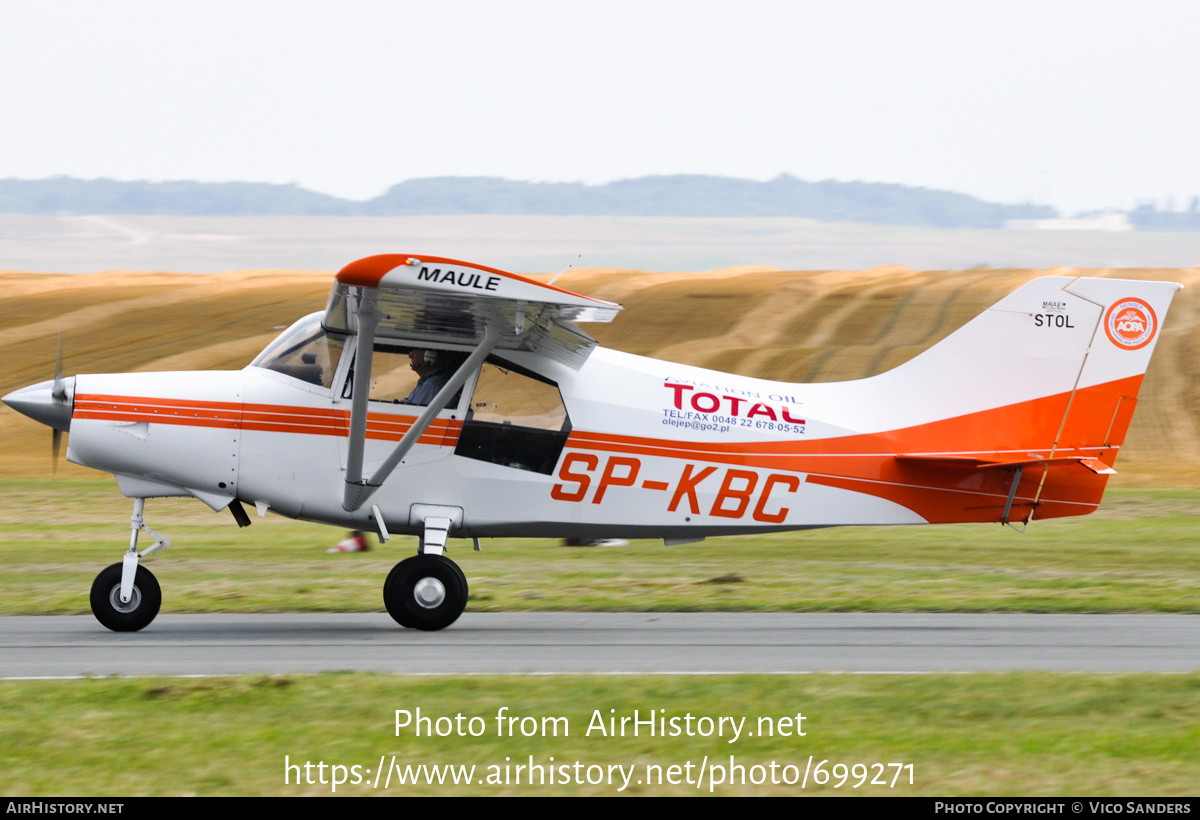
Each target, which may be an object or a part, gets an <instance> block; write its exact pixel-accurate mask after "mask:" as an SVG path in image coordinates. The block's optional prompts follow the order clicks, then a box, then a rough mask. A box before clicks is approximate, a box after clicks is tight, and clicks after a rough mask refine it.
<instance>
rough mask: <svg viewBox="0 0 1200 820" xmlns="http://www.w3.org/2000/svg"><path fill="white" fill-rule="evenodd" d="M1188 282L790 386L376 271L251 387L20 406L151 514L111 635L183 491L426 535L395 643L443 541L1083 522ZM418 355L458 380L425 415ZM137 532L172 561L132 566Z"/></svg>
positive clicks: (551, 295)
mask: <svg viewBox="0 0 1200 820" xmlns="http://www.w3.org/2000/svg"><path fill="white" fill-rule="evenodd" d="M1180 287H1181V286H1180V285H1178V284H1176V283H1173V282H1141V281H1127V280H1119V279H1090V278H1082V277H1047V278H1043V279H1036V280H1033V281H1031V282H1029V283H1027V284H1026V285H1024V286H1022V287H1021V288H1019V289H1018V290H1016V291H1015V292H1014V293H1012V294H1010V295H1009V296H1007V297H1005V298H1004V299H1002V300H1001V301H1000V302H998V303H997V304H995V305H993V306H992V307H991V308H989V309H987V310H985V311H983V312H982V313H981V314H980V315H979V316H977V317H976V318H975V319H973V320H972V321H971V322H969V323H968V324H967V325H965V326H964V327H962V328H960V329H959V330H958V331H956V332H955V333H953V334H951V335H950V336H949V337H947V338H946V339H944V340H943V341H941V342H940V343H938V344H936V345H935V346H933V347H932V348H930V349H928V350H927V351H925V352H924V353H922V354H920V355H919V356H917V357H916V358H914V359H912V360H911V361H909V362H907V363H905V364H903V365H901V366H899V367H897V368H895V369H893V370H891V371H888V372H886V373H882V374H880V375H877V376H873V377H871V378H866V379H861V380H857V381H849V382H834V383H821V384H787V383H781V382H773V381H765V380H762V379H753V378H747V377H743V376H736V375H730V374H726V373H718V372H714V371H710V370H704V369H701V368H698V367H689V366H686V365H680V364H672V363H670V362H664V361H657V360H653V359H647V358H642V357H639V356H634V355H630V354H626V353H620V352H616V351H612V350H606V349H603V348H600V347H598V346H597V345H596V342H595V341H594V340H593V339H592V338H591V337H590V336H588V335H587V334H586V333H584V332H583V331H581V330H580V329H579V328H578V327H577V325H576V323H577V322H590V321H591V322H607V321H611V320H612V319H613V317H614V316H615V315H616V314H617V312H618V311H619V310H620V309H621V307H620V305H616V304H613V303H609V302H604V301H600V300H597V299H591V298H588V297H586V296H580V295H578V294H575V293H571V292H569V291H565V290H562V289H559V288H557V287H553V286H552V285H548V284H543V283H541V282H537V281H534V280H531V279H527V278H523V277H520V276H516V275H513V274H510V273H505V272H504V271H500V270H495V269H493V268H488V267H483V266H481V265H473V264H469V263H466V262H460V261H457V260H453V259H443V258H437V257H419V258H418V257H411V256H404V255H384V256H372V257H368V258H366V259H362V260H359V261H357V262H354V263H352V264H350V265H348V266H346V267H345V268H344V269H343V270H342V271H341V272H340V273H338V275H337V278H336V281H335V282H334V285H333V289H332V292H331V293H330V296H329V302H328V306H327V307H326V309H325V310H324V311H323V312H319V313H314V314H312V315H310V316H307V317H305V318H303V319H301V320H300V321H298V322H296V323H295V324H294V325H292V326H291V327H290V328H288V329H287V330H286V331H284V332H283V334H282V335H280V336H279V338H278V339H276V340H275V341H274V342H272V343H271V344H270V345H269V346H268V347H267V348H266V349H265V350H264V351H263V352H262V353H261V354H259V356H258V357H257V358H256V359H255V360H254V361H253V362H251V363H250V365H249V366H247V367H246V368H245V369H243V370H240V371H236V372H179V373H135V374H124V375H78V376H74V377H71V378H63V377H62V376H61V373H60V374H56V376H55V378H54V380H52V381H47V382H43V383H42V384H37V385H33V386H31V387H27V388H24V389H22V390H18V391H16V392H14V393H11V394H9V395H8V396H5V397H4V401H5V402H6V403H7V404H8V405H10V406H11V407H13V408H15V409H17V410H19V411H20V412H22V413H24V414H26V415H28V416H30V417H32V418H34V419H36V420H38V421H40V422H42V423H44V424H47V425H49V426H51V427H53V428H54V430H55V434H54V435H55V439H56V442H57V438H58V437H59V436H60V435H61V432H69V433H70V438H69V446H68V450H67V458H68V460H70V461H72V462H74V463H76V464H82V465H85V466H88V467H94V468H96V469H98V470H104V471H107V472H111V473H113V474H115V475H116V479H117V484H118V486H119V487H120V489H121V491H122V493H124V495H125V496H127V497H129V498H132V499H134V506H133V515H132V518H131V524H132V535H131V538H130V543H129V549H128V550H127V551H126V552H125V555H124V559H123V560H122V561H121V562H120V563H116V564H113V565H112V566H110V567H108V568H107V569H105V570H104V571H102V572H101V573H100V574H99V575H98V576H97V578H96V580H95V583H94V584H93V585H92V591H91V605H92V611H93V612H94V613H95V615H96V617H97V619H98V620H99V621H100V623H102V624H103V625H104V626H106V627H108V628H110V629H114V630H138V629H141V628H143V627H144V626H146V625H147V624H149V623H150V622H151V621H152V620H153V619H154V617H155V615H156V614H157V613H158V609H159V606H160V603H161V592H160V590H159V586H158V582H157V581H156V580H155V578H154V576H153V575H152V574H151V573H150V571H149V570H148V569H146V567H145V566H144V565H143V564H142V563H141V559H143V558H145V557H146V556H147V555H149V554H150V553H152V552H155V551H157V550H159V549H161V548H162V547H163V546H165V545H166V544H168V543H169V541H168V540H167V539H166V538H164V537H162V536H159V535H158V534H157V533H155V532H154V531H153V530H151V529H149V527H147V526H146V525H145V523H144V521H143V510H144V505H145V499H147V498H158V497H164V496H194V497H195V498H198V499H200V500H201V501H203V502H204V503H205V504H207V505H209V506H210V507H212V508H213V509H214V510H222V509H224V508H229V509H230V511H231V512H232V514H233V516H234V518H235V519H237V521H238V523H239V524H241V525H242V526H245V525H247V524H249V523H250V519H249V516H248V515H247V513H246V510H245V508H244V507H243V504H244V503H249V504H253V505H254V506H255V507H256V508H257V511H258V513H259V515H265V514H266V512H267V510H268V509H270V510H274V511H275V512H277V513H280V514H282V515H284V516H288V517H290V518H298V519H304V520H309V521H319V522H324V523H327V524H332V525H336V526H339V527H348V528H357V529H364V530H367V529H369V530H373V531H375V532H377V533H378V534H379V537H380V538H381V539H382V540H387V539H388V538H389V536H390V535H391V534H396V533H404V534H409V535H417V536H419V546H418V549H417V554H416V555H414V556H411V557H409V558H406V559H405V560H403V561H401V562H400V563H399V564H397V565H396V567H395V568H394V569H393V570H392V571H391V573H390V574H389V575H388V577H387V580H386V581H385V583H384V587H383V597H384V603H385V604H386V606H387V610H388V612H389V613H390V614H391V615H392V617H393V618H394V619H395V620H396V621H397V622H399V623H400V624H402V625H403V626H406V627H415V628H417V629H425V630H434V629H442V628H444V627H446V626H448V625H450V624H451V623H453V622H454V620H455V619H456V618H458V616H459V614H460V613H461V612H462V611H463V608H464V607H465V606H466V602H467V582H466V578H465V577H464V575H463V573H462V571H461V570H460V569H459V568H458V566H457V565H456V564H454V563H453V562H452V561H451V560H450V559H449V558H447V557H446V554H445V550H446V542H447V537H448V536H450V537H461V538H473V539H475V547H476V548H477V549H478V546H479V542H478V539H479V538H481V537H489V536H556V537H568V538H581V539H589V538H596V537H601V536H605V537H607V536H622V537H627V538H662V539H665V540H666V542H667V543H685V542H688V541H698V540H702V539H703V538H705V537H706V536H715V535H729V534H737V533H755V532H770V531H778V530H799V529H806V528H812V527H828V526H835V525H839V524H927V523H945V522H968V521H975V522H994V523H997V522H998V523H1006V524H1010V525H1014V526H1015V525H1016V524H1018V523H1020V524H1022V525H1025V524H1028V522H1029V521H1031V520H1032V519H1034V518H1037V519H1046V518H1056V517H1060V516H1070V515H1084V514H1086V513H1089V512H1091V511H1092V510H1094V509H1096V507H1097V506H1098V505H1099V503H1100V499H1101V495H1102V494H1103V491H1104V486H1105V483H1106V482H1107V480H1108V476H1109V475H1110V474H1112V473H1113V472H1114V470H1113V469H1112V464H1113V461H1114V460H1115V458H1116V455H1117V451H1118V449H1119V448H1120V446H1121V443H1122V441H1123V440H1124V437H1125V431H1126V429H1127V428H1128V426H1129V422H1130V418H1131V416H1132V414H1133V410H1134V406H1135V404H1136V402H1137V394H1138V388H1139V387H1140V385H1141V382H1142V377H1143V374H1144V373H1145V371H1146V367H1147V364H1148V363H1149V361H1150V356H1151V354H1152V353H1153V351H1154V346H1155V342H1156V340H1157V338H1158V336H1159V331H1160V328H1161V323H1162V321H1163V319H1164V318H1165V317H1166V313H1167V308H1168V306H1169V305H1170V302H1171V299H1172V297H1173V295H1174V294H1175V292H1176V291H1177V290H1178V289H1179V288H1180ZM414 350H416V351H421V356H420V357H417V356H414V357H413V359H414V361H415V360H417V359H418V358H420V359H422V360H423V361H424V363H425V364H426V365H430V364H435V365H440V367H441V368H442V371H443V373H442V375H441V380H440V381H439V382H438V384H439V385H440V389H436V391H435V392H436V395H433V396H432V398H431V399H430V398H428V397H426V398H425V399H424V400H423V401H422V403H421V404H420V406H414V405H415V400H414V399H413V396H414V395H415V394H414V393H413V391H412V387H413V385H412V383H411V381H412V379H414V378H415V377H414V376H413V375H412V374H411V372H410V366H409V364H410V362H409V353H410V351H414ZM431 360H433V361H432V362H431ZM406 380H407V381H406ZM417 392H418V393H419V392H420V391H417ZM426 392H427V393H428V392H429V389H428V387H427V388H426ZM406 399H408V400H409V401H410V402H413V403H406ZM60 431H61V432H60ZM143 531H144V532H146V533H147V534H148V535H149V536H150V537H153V538H154V539H155V542H154V544H153V545H152V546H150V547H148V548H146V549H143V550H142V551H140V552H139V550H138V535H139V533H140V532H143Z"/></svg>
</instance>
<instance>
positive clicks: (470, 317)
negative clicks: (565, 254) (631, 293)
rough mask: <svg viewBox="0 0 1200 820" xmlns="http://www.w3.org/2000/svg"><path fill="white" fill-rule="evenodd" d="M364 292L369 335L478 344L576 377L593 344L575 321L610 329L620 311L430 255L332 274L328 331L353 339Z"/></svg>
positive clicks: (372, 261)
mask: <svg viewBox="0 0 1200 820" xmlns="http://www.w3.org/2000/svg"><path fill="white" fill-rule="evenodd" d="M368 292H374V293H375V294H376V297H375V298H376V303H377V308H378V312H379V320H378V324H377V325H376V327H375V336H376V337H378V338H387V339H403V340H405V341H408V342H424V343H428V344H430V345H439V344H441V345H446V344H449V345H469V346H471V347H474V346H477V345H479V344H481V343H482V342H483V340H484V337H485V336H486V335H487V329H488V328H492V329H494V330H495V331H496V332H498V334H499V335H498V338H497V341H496V345H495V347H496V348H497V349H500V350H529V351H532V350H538V351H540V352H541V353H542V355H544V356H547V357H549V358H552V359H555V360H557V361H560V362H562V363H564V364H566V365H568V366H569V367H571V368H573V369H575V370H578V369H579V368H580V367H581V366H582V365H583V363H584V361H586V360H587V357H588V354H590V353H591V352H592V350H593V349H594V348H595V347H596V340H595V339H593V338H592V337H591V336H589V335H588V334H586V333H584V332H583V331H582V330H580V329H579V328H578V327H577V326H576V325H575V322H611V321H612V320H613V318H615V317H616V315H617V313H619V312H620V310H621V306H620V305H618V304H614V303H613V302H605V301H602V300H600V299H592V298H590V297H588V296H580V295H579V294H577V293H571V292H570V291H568V290H563V289H561V288H556V287H554V286H552V285H546V284H543V283H541V282H537V281H535V280H533V279H526V278H525V277H523V276H517V275H516V274H512V273H506V272H505V271H501V270H497V269H495V268H488V267H484V266H482V265H474V264H470V263H467V262H460V261H458V260H456V259H445V258H442V257H436V256H426V257H415V256H406V255H403V254H384V255H380V256H368V257H367V258H365V259H360V260H358V261H357V262H352V263H350V264H349V265H347V266H346V267H344V268H342V270H341V271H340V272H339V273H338V275H337V281H336V282H335V283H334V286H333V290H332V291H331V292H330V294H329V305H328V307H327V308H326V310H325V326H326V327H327V328H329V329H330V330H338V331H342V332H351V333H355V332H358V330H359V321H358V313H359V310H360V309H361V307H362V305H363V300H364V298H369V297H368Z"/></svg>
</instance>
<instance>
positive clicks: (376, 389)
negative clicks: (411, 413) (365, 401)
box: [371, 347, 417, 402]
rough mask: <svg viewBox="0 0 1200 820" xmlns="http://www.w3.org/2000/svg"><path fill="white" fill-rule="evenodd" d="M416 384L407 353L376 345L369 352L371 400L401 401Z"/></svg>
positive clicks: (415, 376)
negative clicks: (373, 349) (372, 350)
mask: <svg viewBox="0 0 1200 820" xmlns="http://www.w3.org/2000/svg"><path fill="white" fill-rule="evenodd" d="M416 386H417V374H416V372H414V371H413V369H412V367H411V366H410V365H409V361H408V353H407V352H403V353H402V352H400V351H399V350H395V349H393V348H388V349H383V348H379V347H376V348H375V351H374V353H372V354H371V401H391V402H401V401H403V400H404V398H405V397H406V396H407V395H408V394H409V393H411V392H412V391H413V388H415V387H416Z"/></svg>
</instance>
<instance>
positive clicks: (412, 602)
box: [383, 555, 467, 632]
mask: <svg viewBox="0 0 1200 820" xmlns="http://www.w3.org/2000/svg"><path fill="white" fill-rule="evenodd" d="M383 603H384V606H386V607H387V611H388V614H389V615H391V616H392V618H393V619H394V620H395V621H396V623H398V624H400V625H401V626H407V627H412V628H414V629H422V630H425V631H428V632H432V631H435V630H438V629H445V628H446V627H448V626H450V624H452V623H454V622H455V621H457V620H458V616H459V615H461V614H462V611H463V609H465V608H466V606H467V579H466V576H464V575H463V573H462V570H460V569H459V568H458V565H457V564H455V563H454V562H453V561H451V560H450V559H449V558H447V557H445V556H444V555H414V556H413V557H411V558H405V559H404V560H403V561H401V562H400V563H399V564H396V566H395V567H394V568H393V569H392V571H391V573H389V574H388V577H387V581H385V582H384V584H383Z"/></svg>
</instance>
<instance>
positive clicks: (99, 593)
mask: <svg viewBox="0 0 1200 820" xmlns="http://www.w3.org/2000/svg"><path fill="white" fill-rule="evenodd" d="M145 509H146V499H144V498H135V499H134V501H133V515H131V516H130V517H129V524H130V529H131V533H130V536H129V549H128V550H126V551H125V555H124V557H123V558H122V559H121V563H119V564H113V565H112V566H110V567H106V568H105V569H104V570H103V571H102V572H101V573H100V574H99V575H97V576H96V580H95V581H93V582H92V594H91V604H92V614H93V615H95V616H96V620H97V621H99V622H100V623H101V624H103V625H104V626H106V627H108V628H109V629H111V630H113V631H114V632H136V631H138V630H139V629H142V628H144V627H145V626H147V625H148V624H149V623H150V622H151V621H153V620H154V617H155V616H156V615H158V609H159V607H160V606H162V590H161V589H160V588H159V586H158V579H156V578H155V577H154V573H152V572H151V571H150V570H148V569H146V568H145V567H143V566H139V565H138V559H140V558H144V557H146V556H147V555H151V554H153V553H155V552H158V551H159V550H164V549H166V548H167V547H169V546H170V545H171V539H170V538H167V537H166V536H163V535H159V534H158V533H156V532H155V531H154V530H152V529H150V528H149V527H147V526H146V523H145V521H144V519H143V518H142V513H143V512H144V511H145ZM143 530H144V531H145V532H146V533H147V534H148V535H150V536H152V537H153V538H154V539H155V541H154V543H153V544H152V545H151V546H149V547H147V548H146V549H144V550H142V551H141V552H140V553H139V552H138V549H137V542H138V534H139V533H140V532H142V531H143Z"/></svg>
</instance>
